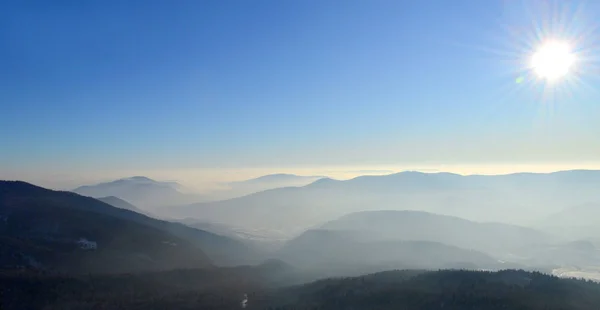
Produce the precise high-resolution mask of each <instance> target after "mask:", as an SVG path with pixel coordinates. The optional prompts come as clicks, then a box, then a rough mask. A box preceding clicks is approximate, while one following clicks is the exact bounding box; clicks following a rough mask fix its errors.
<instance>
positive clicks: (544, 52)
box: [531, 40, 575, 82]
mask: <svg viewBox="0 0 600 310" xmlns="http://www.w3.org/2000/svg"><path fill="white" fill-rule="evenodd" d="M574 63H575V55H574V54H573V53H572V52H571V47H570V46H569V44H568V43H567V42H564V41H558V40H556V41H548V42H546V43H544V44H543V45H542V46H541V47H540V48H539V49H538V50H537V51H536V52H535V53H534V54H533V57H532V58H531V68H532V69H533V70H534V71H535V73H536V74H537V75H538V77H540V78H542V79H545V80H547V81H548V82H555V81H557V80H560V79H561V78H563V77H565V76H566V75H567V74H568V73H569V71H570V70H571V69H572V67H573V64H574Z"/></svg>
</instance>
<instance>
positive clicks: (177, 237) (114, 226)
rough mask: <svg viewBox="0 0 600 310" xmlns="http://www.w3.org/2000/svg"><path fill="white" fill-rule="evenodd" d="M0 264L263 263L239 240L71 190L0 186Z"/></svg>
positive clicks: (100, 268) (90, 267)
mask: <svg viewBox="0 0 600 310" xmlns="http://www.w3.org/2000/svg"><path fill="white" fill-rule="evenodd" d="M0 220H1V221H0V226H1V227H0V229H1V230H2V234H1V237H2V238H3V242H1V243H0V244H2V247H3V249H2V251H1V254H0V257H1V260H0V263H1V265H4V266H8V265H11V266H13V267H14V266H16V265H19V266H23V267H35V268H37V267H39V268H42V267H43V268H47V269H56V270H63V271H74V272H80V271H89V272H92V271H93V272H123V271H135V270H161V269H173V268H186V267H187V268H189V267H206V266H213V265H238V264H244V263H255V262H258V261H259V260H262V259H263V258H262V256H261V255H262V254H261V253H260V251H258V250H256V249H254V248H252V247H250V246H248V245H246V244H243V243H241V242H239V241H236V240H233V239H230V238H227V237H223V236H219V235H216V234H212V233H209V232H206V231H202V230H198V229H194V228H191V227H188V226H186V225H184V224H180V223H171V222H167V221H162V220H157V219H154V218H151V217H148V216H146V215H142V214H139V213H136V212H133V211H131V210H126V209H121V208H117V207H113V206H111V205H109V204H106V203H104V202H101V201H99V200H96V199H93V198H90V197H84V196H80V195H78V194H75V193H71V192H62V191H52V190H48V189H44V188H41V187H37V186H34V185H31V184H28V183H25V182H19V181H0Z"/></svg>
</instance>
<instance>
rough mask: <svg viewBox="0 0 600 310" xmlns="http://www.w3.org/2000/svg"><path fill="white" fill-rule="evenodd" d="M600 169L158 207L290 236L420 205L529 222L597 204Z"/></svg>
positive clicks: (394, 177) (328, 184)
mask: <svg viewBox="0 0 600 310" xmlns="http://www.w3.org/2000/svg"><path fill="white" fill-rule="evenodd" d="M599 186H600V171H593V170H573V171H562V172H555V173H518V174H510V175H494V176H491V175H490V176H488V175H470V176H462V175H457V174H451V173H421V172H401V173H396V174H391V175H384V176H362V177H358V178H354V179H351V180H346V181H338V180H332V179H327V178H322V179H319V180H317V181H315V182H313V183H311V184H309V185H306V186H303V187H286V188H277V189H271V190H266V191H262V192H258V193H254V194H250V195H247V196H244V197H239V198H234V199H228V200H223V201H215V202H205V203H196V204H190V205H182V206H177V207H172V208H168V209H167V208H164V209H158V210H157V212H158V214H159V215H163V216H170V217H179V218H197V219H202V220H203V221H208V222H217V223H222V224H226V225H231V226H236V227H248V228H253V227H260V228H262V229H268V230H274V231H281V232H285V233H287V234H288V235H290V236H293V235H295V234H299V233H301V232H302V231H304V230H306V229H308V228H312V227H317V226H318V225H321V224H323V223H325V222H327V221H329V220H331V219H334V218H338V217H340V216H343V215H345V214H348V213H352V212H359V211H369V210H419V211H427V212H432V213H437V214H443V215H450V216H457V217H461V218H465V219H468V220H473V221H479V222H506V223H513V224H520V225H531V224H533V223H536V222H539V219H540V218H545V217H546V216H549V215H550V214H552V213H556V212H560V211H562V210H564V209H565V208H566V207H568V206H573V205H578V204H583V203H590V202H598V201H600V197H598V194H597V188H598V187H599Z"/></svg>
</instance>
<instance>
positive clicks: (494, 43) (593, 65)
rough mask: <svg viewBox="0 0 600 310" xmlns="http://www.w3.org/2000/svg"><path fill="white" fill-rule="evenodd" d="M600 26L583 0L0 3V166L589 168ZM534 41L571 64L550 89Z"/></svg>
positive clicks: (59, 172) (167, 172)
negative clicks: (555, 46) (554, 48)
mask: <svg viewBox="0 0 600 310" xmlns="http://www.w3.org/2000/svg"><path fill="white" fill-rule="evenodd" d="M557 3H561V4H560V5H557ZM599 24H600V2H597V1H589V2H582V1H558V2H552V1H528V2H520V1H517V0H503V1H501V0H487V1H481V0H473V1H462V0H460V1H459V0H453V1H444V0H439V1H433V0H431V1H377V0H369V1H366V0H361V1H353V0H335V1H323V0H303V1H275V0H269V1H266V0H253V1H242V0H236V1H228V0H215V1H195V0H190V1H183V0H181V1H167V0H164V1H154V0H139V1H120V0H119V1H116V0H115V1H113V0H103V1H46V0H39V1H16V0H15V1H11V0H9V1H3V2H2V3H1V4H0V105H1V113H0V178H23V179H27V180H32V181H35V180H42V181H43V182H44V184H45V185H49V184H51V183H52V181H53V180H54V181H56V182H58V183H57V185H56V186H71V184H76V183H79V182H87V181H91V180H98V179H105V178H111V177H119V176H127V175H129V174H135V175H140V174H145V175H150V176H152V175H154V176H156V177H161V178H165V179H181V178H185V179H186V180H192V181H193V180H197V179H202V180H211V179H227V178H234V179H235V178H241V177H246V176H255V175H260V174H263V173H271V172H297V173H311V172H316V173H318V174H323V173H324V172H327V171H329V172H332V174H337V175H341V174H344V173H346V174H348V172H349V171H355V172H356V171H358V170H366V169H369V170H397V169H400V170H401V169H404V168H419V167H424V168H423V169H446V168H448V169H447V170H452V169H454V170H455V171H457V170H458V171H467V172H489V171H494V169H496V168H497V167H500V168H499V169H504V170H506V169H509V170H517V169H524V170H536V169H537V170H540V169H541V170H552V169H553V168H557V169H556V170H559V169H564V168H569V167H572V168H600V139H599V138H598V133H600V93H599V90H598V85H600V79H599V78H598V75H599V74H600V71H598V70H597V59H598V58H599V57H597V56H600V52H599V51H600V49H599V48H600V45H599V43H598V42H599V41H598V40H599V38H600V33H599V31H597V30H596V28H597V26H598V25H599ZM548 38H558V39H563V40H568V41H569V42H571V43H572V45H573V48H574V51H575V53H576V55H577V58H578V59H577V64H576V69H577V70H576V72H572V74H571V75H570V76H567V78H566V79H565V80H564V81H560V82H559V83H557V84H556V85H554V86H552V87H551V88H550V89H549V88H548V87H544V83H542V82H541V81H539V80H537V79H535V78H534V77H532V76H531V72H529V70H528V69H527V68H526V67H527V65H528V64H529V59H530V58H531V55H532V53H533V52H534V50H535V48H537V46H538V45H539V44H540V42H542V41H544V40H547V39H548ZM519 78H522V79H519ZM517 80H519V82H520V83H517ZM544 89H545V90H546V91H545V92H544ZM542 94H545V95H542ZM461 167H462V168H461ZM464 167H471V168H464ZM474 167H479V168H474ZM502 167H504V168H502ZM506 167H509V168H506ZM510 167H512V168H510ZM469 169H470V170H469ZM504 170H502V171H504ZM236 171H242V172H239V173H236ZM60 182H62V183H60Z"/></svg>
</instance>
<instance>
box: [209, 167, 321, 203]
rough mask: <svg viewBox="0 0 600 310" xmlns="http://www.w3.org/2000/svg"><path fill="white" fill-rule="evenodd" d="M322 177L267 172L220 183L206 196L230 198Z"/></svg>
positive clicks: (303, 182) (216, 198)
mask: <svg viewBox="0 0 600 310" xmlns="http://www.w3.org/2000/svg"><path fill="white" fill-rule="evenodd" d="M322 178H324V177H323V176H300V175H295V174H285V173H279V174H269V175H264V176H261V177H258V178H254V179H250V180H245V181H237V182H229V183H225V184H222V185H221V189H220V190H216V191H213V192H210V193H209V194H207V196H208V198H209V199H210V200H223V199H231V198H236V197H241V196H245V195H249V194H252V193H256V192H260V191H264V190H269V189H275V188H281V187H299V186H305V185H308V184H310V183H312V182H314V181H317V180H319V179H322Z"/></svg>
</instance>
